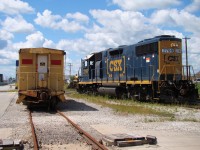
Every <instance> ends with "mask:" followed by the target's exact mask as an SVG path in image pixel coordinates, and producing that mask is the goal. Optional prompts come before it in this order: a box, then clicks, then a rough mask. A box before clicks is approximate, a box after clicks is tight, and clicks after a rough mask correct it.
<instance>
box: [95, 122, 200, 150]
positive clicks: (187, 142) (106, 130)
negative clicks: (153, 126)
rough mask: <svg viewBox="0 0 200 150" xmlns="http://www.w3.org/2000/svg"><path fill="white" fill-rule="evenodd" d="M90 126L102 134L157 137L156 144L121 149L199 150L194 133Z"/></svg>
mask: <svg viewBox="0 0 200 150" xmlns="http://www.w3.org/2000/svg"><path fill="white" fill-rule="evenodd" d="M92 127H93V128H94V129H95V130H97V131H98V132H100V133H101V134H103V135H108V134H117V133H127V134H137V135H140V136H147V135H153V136H156V137H157V142H158V143H157V145H148V144H147V145H141V146H135V147H124V148H123V150H134V149H139V150H146V149H148V150H151V149H158V150H174V149H176V150H188V149H189V150H199V149H200V142H199V139H200V135H197V134H195V133H190V132H188V134H187V133H186V132H185V133H184V134H183V133H181V132H178V131H177V132H174V131H166V130H164V131H157V130H151V131H149V130H145V129H144V130H131V131H128V130H127V129H124V128H123V127H122V126H117V127H116V126H110V125H105V124H103V125H92Z"/></svg>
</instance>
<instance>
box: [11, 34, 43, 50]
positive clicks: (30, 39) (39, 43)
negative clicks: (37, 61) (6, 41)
mask: <svg viewBox="0 0 200 150" xmlns="http://www.w3.org/2000/svg"><path fill="white" fill-rule="evenodd" d="M44 42H45V38H44V36H43V34H42V33H41V32H39V31H37V32H35V33H33V34H30V35H28V36H27V37H26V41H25V42H19V43H14V44H13V47H14V49H18V50H19V49H20V48H29V47H43V44H44Z"/></svg>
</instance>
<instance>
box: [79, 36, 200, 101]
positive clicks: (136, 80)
mask: <svg viewBox="0 0 200 150" xmlns="http://www.w3.org/2000/svg"><path fill="white" fill-rule="evenodd" d="M193 74H194V73H193V68H192V66H190V65H188V66H186V65H183V64H182V40H181V39H179V38H176V37H175V36H171V35H161V36H156V37H154V38H150V39H145V40H142V41H140V42H138V43H136V44H133V45H122V46H119V47H117V48H109V49H106V50H104V51H100V52H95V53H92V54H90V55H88V56H86V57H85V58H84V59H82V60H81V74H80V75H79V83H78V86H77V90H78V91H79V92H81V93H100V94H106V95H114V96H116V97H118V98H124V97H126V98H133V99H137V100H140V101H162V102H167V103H185V102H187V103H188V102H189V103H190V102H193V101H195V100H196V99H198V97H199V96H198V90H197V88H196V86H195V84H194V83H193V82H192V75H193Z"/></svg>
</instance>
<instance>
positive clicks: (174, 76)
mask: <svg viewBox="0 0 200 150" xmlns="http://www.w3.org/2000/svg"><path fill="white" fill-rule="evenodd" d="M167 68H173V69H172V70H173V80H176V75H178V74H181V79H183V80H185V68H186V69H188V70H189V71H188V72H189V76H188V77H187V78H186V80H190V79H191V73H190V71H191V68H192V70H193V75H194V69H193V66H191V65H188V66H186V65H179V66H177V65H164V66H163V68H162V70H161V72H160V73H159V78H158V80H159V81H160V78H161V75H163V74H164V75H165V76H164V77H165V80H167V74H168V73H167ZM177 68H181V70H179V72H178V71H177V70H176V69H177Z"/></svg>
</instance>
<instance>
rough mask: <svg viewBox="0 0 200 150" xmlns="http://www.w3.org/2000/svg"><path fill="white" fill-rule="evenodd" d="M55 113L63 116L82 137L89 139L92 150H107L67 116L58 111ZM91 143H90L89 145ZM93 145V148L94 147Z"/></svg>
mask: <svg viewBox="0 0 200 150" xmlns="http://www.w3.org/2000/svg"><path fill="white" fill-rule="evenodd" d="M57 112H58V113H59V114H60V115H61V116H63V117H64V118H65V119H66V120H67V121H68V122H69V123H70V124H72V126H73V127H75V128H76V129H77V130H78V132H79V133H80V134H82V135H84V136H85V137H87V139H89V141H90V144H92V146H93V148H94V149H101V150H108V149H107V148H106V147H105V146H104V145H102V144H100V143H99V142H98V141H97V140H96V139H95V138H93V137H92V136H91V135H90V134H88V133H87V132H86V131H84V130H83V129H81V128H80V127H79V126H78V125H77V124H76V123H74V122H73V121H72V120H70V119H69V118H68V117H67V116H65V114H63V113H62V112H60V111H59V110H57ZM91 142H92V143H91ZM94 145H95V147H94Z"/></svg>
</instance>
